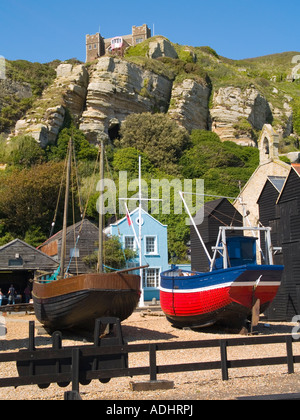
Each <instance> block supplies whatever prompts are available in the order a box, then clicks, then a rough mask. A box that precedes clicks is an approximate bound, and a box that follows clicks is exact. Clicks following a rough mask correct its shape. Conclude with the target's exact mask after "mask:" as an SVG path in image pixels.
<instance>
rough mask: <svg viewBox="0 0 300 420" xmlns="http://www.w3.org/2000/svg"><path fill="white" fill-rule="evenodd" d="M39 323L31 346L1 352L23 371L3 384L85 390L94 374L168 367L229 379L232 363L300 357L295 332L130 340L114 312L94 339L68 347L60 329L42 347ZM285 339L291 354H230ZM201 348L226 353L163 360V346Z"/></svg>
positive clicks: (0, 357) (152, 372) (0, 359)
mask: <svg viewBox="0 0 300 420" xmlns="http://www.w3.org/2000/svg"><path fill="white" fill-rule="evenodd" d="M106 323H109V324H111V325H115V327H116V334H115V335H114V336H113V337H112V338H104V339H99V335H100V334H99V332H100V330H101V325H102V324H106ZM34 328H35V327H34V322H33V321H30V322H29V344H28V349H27V350H20V351H18V352H13V353H0V363H4V362H16V363H17V368H18V373H19V376H18V377H14V378H0V387H18V386H24V385H38V386H39V387H41V388H46V387H48V386H49V385H50V384H51V383H57V384H58V385H59V386H61V387H66V386H68V385H69V384H70V383H72V390H73V391H74V392H75V393H79V385H80V384H81V385H87V384H89V383H90V382H91V381H92V380H100V381H101V382H103V383H106V382H108V381H109V380H110V379H111V378H117V377H134V376H148V375H149V379H150V381H157V376H158V375H162V374H167V373H176V372H188V371H201V370H220V371H221V373H222V379H223V380H224V381H227V380H228V379H229V370H230V369H236V368H245V367H255V366H269V365H284V364H286V365H287V371H288V373H289V374H292V373H294V365H295V364H296V363H300V356H298V355H294V354H293V343H295V342H296V343H299V342H300V341H299V340H296V339H295V338H293V336H292V335H284V336H283V335H276V336H275V335H272V336H250V337H242V338H241V337H239V338H230V339H221V340H217V339H214V340H198V341H187V342H186V341H184V342H161V343H149V344H125V343H124V341H123V337H122V331H121V326H120V323H119V320H118V319H115V318H109V319H101V320H97V323H96V329H95V339H94V344H93V345H84V346H79V347H62V345H61V343H62V342H61V334H60V333H54V334H53V336H52V337H53V345H52V348H40V349H36V348H35V337H34ZM279 343H284V344H285V347H286V355H285V356H276V357H264V356H263V354H262V355H261V356H260V357H259V358H253V359H251V358H250V359H236V360H228V356H227V349H228V347H232V346H253V345H260V344H270V345H272V344H279ZM201 348H219V350H220V353H219V354H220V357H219V358H218V360H215V361H205V362H204V361H202V362H201V361H199V362H192V363H180V364H168V365H158V364H157V352H162V351H172V350H185V349H186V350H188V349H201ZM142 352H143V353H144V352H148V354H149V364H148V366H143V367H129V365H128V355H129V354H130V353H142Z"/></svg>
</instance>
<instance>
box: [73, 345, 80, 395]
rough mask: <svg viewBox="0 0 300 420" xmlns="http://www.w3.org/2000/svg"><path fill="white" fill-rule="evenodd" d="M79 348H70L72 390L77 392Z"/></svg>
mask: <svg viewBox="0 0 300 420" xmlns="http://www.w3.org/2000/svg"><path fill="white" fill-rule="evenodd" d="M79 361H80V354H79V348H78V347H77V348H74V349H72V391H73V392H78V393H79Z"/></svg>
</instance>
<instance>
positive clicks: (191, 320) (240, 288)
mask: <svg viewBox="0 0 300 420" xmlns="http://www.w3.org/2000/svg"><path fill="white" fill-rule="evenodd" d="M282 271H283V266H257V265H253V266H240V267H234V268H229V269H226V270H216V271H213V272H210V273H191V272H190V273H186V276H182V275H176V271H173V273H172V270H171V271H169V272H165V273H162V275H161V290H160V303H161V307H162V310H163V312H164V313H165V315H166V316H167V318H168V320H169V321H170V322H172V323H173V324H174V325H176V326H179V327H203V326H208V325H213V324H215V323H218V324H222V325H224V326H226V327H233V328H235V327H237V328H238V327H240V326H242V325H244V324H245V322H246V320H247V319H248V318H249V317H250V316H251V313H252V308H253V306H254V304H255V303H256V301H257V300H258V299H259V300H260V312H261V313H263V312H264V311H265V310H266V309H267V308H268V307H269V305H270V304H271V302H272V301H273V299H274V298H275V296H276V294H277V291H278V288H279V286H280V282H281V275H282Z"/></svg>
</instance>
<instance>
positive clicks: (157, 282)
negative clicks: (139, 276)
mask: <svg viewBox="0 0 300 420" xmlns="http://www.w3.org/2000/svg"><path fill="white" fill-rule="evenodd" d="M149 271H154V284H155V285H151V286H149V285H148V284H147V282H148V272H149ZM160 271H161V269H160V267H149V268H144V269H143V287H144V289H158V288H159V285H160Z"/></svg>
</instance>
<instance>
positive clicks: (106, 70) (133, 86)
mask: <svg viewBox="0 0 300 420" xmlns="http://www.w3.org/2000/svg"><path fill="white" fill-rule="evenodd" d="M171 91H172V82H171V81H170V80H169V79H167V78H165V77H163V76H159V75H157V74H155V73H153V72H151V71H147V70H143V69H142V68H141V67H139V66H137V65H135V64H132V63H128V62H126V61H124V60H120V59H115V58H111V57H103V58H100V59H99V60H98V63H97V65H96V66H95V68H94V69H93V71H92V72H91V76H90V82H89V86H88V91H87V98H86V108H85V111H84V112H83V114H82V117H81V123H80V129H81V130H82V131H83V132H84V133H86V135H87V137H88V139H89V140H90V141H92V142H95V141H96V140H97V138H98V139H99V138H101V136H104V137H106V136H107V135H108V133H109V132H110V131H111V130H113V129H114V128H116V126H119V125H120V124H121V123H122V122H123V121H124V119H125V118H126V117H127V116H128V115H129V114H132V113H142V112H167V110H168V105H169V101H170V98H171Z"/></svg>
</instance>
